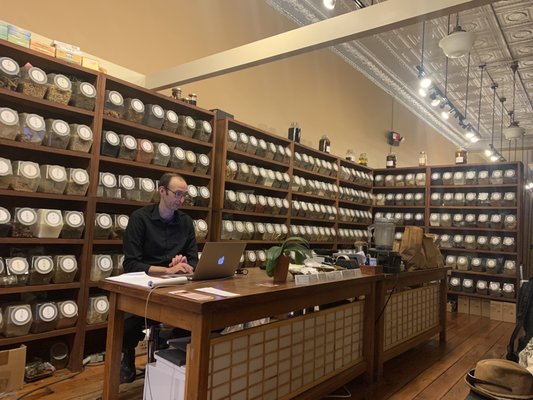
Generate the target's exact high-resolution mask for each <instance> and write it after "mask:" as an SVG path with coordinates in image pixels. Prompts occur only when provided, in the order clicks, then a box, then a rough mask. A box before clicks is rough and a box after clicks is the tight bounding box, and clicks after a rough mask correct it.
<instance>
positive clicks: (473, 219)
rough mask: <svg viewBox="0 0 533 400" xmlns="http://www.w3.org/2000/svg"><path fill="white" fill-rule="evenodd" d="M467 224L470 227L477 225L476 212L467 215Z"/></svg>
mask: <svg viewBox="0 0 533 400" xmlns="http://www.w3.org/2000/svg"><path fill="white" fill-rule="evenodd" d="M465 226H467V227H470V228H472V227H475V226H476V214H466V215H465Z"/></svg>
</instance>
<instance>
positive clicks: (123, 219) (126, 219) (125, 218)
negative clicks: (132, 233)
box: [117, 214, 130, 229]
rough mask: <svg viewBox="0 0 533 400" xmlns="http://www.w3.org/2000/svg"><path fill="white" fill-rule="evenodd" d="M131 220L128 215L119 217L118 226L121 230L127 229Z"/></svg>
mask: <svg viewBox="0 0 533 400" xmlns="http://www.w3.org/2000/svg"><path fill="white" fill-rule="evenodd" d="M129 220H130V218H129V217H128V216H127V215H123V214H121V215H119V216H118V218H117V223H118V226H119V227H120V228H121V229H126V228H127V227H128V222H129Z"/></svg>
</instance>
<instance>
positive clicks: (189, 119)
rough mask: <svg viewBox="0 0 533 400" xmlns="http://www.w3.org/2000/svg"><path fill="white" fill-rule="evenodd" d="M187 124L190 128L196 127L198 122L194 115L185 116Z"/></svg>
mask: <svg viewBox="0 0 533 400" xmlns="http://www.w3.org/2000/svg"><path fill="white" fill-rule="evenodd" d="M185 125H187V127H188V128H189V129H194V128H196V122H195V121H194V119H193V118H192V117H189V116H186V117H185Z"/></svg>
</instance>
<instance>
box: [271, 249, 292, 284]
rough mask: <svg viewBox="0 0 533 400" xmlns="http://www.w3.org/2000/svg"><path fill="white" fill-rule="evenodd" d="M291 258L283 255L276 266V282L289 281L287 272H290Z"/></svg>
mask: <svg viewBox="0 0 533 400" xmlns="http://www.w3.org/2000/svg"><path fill="white" fill-rule="evenodd" d="M290 261H291V258H290V257H289V256H285V255H281V256H279V258H278V262H277V263H276V268H274V282H277V283H283V282H287V274H288V273H289V263H290Z"/></svg>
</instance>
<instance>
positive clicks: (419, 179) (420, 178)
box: [415, 172, 426, 186]
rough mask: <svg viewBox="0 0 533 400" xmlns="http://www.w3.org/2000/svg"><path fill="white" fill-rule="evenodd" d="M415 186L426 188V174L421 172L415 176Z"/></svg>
mask: <svg viewBox="0 0 533 400" xmlns="http://www.w3.org/2000/svg"><path fill="white" fill-rule="evenodd" d="M415 185H416V186H426V173H425V172H419V173H417V174H416V176H415Z"/></svg>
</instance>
